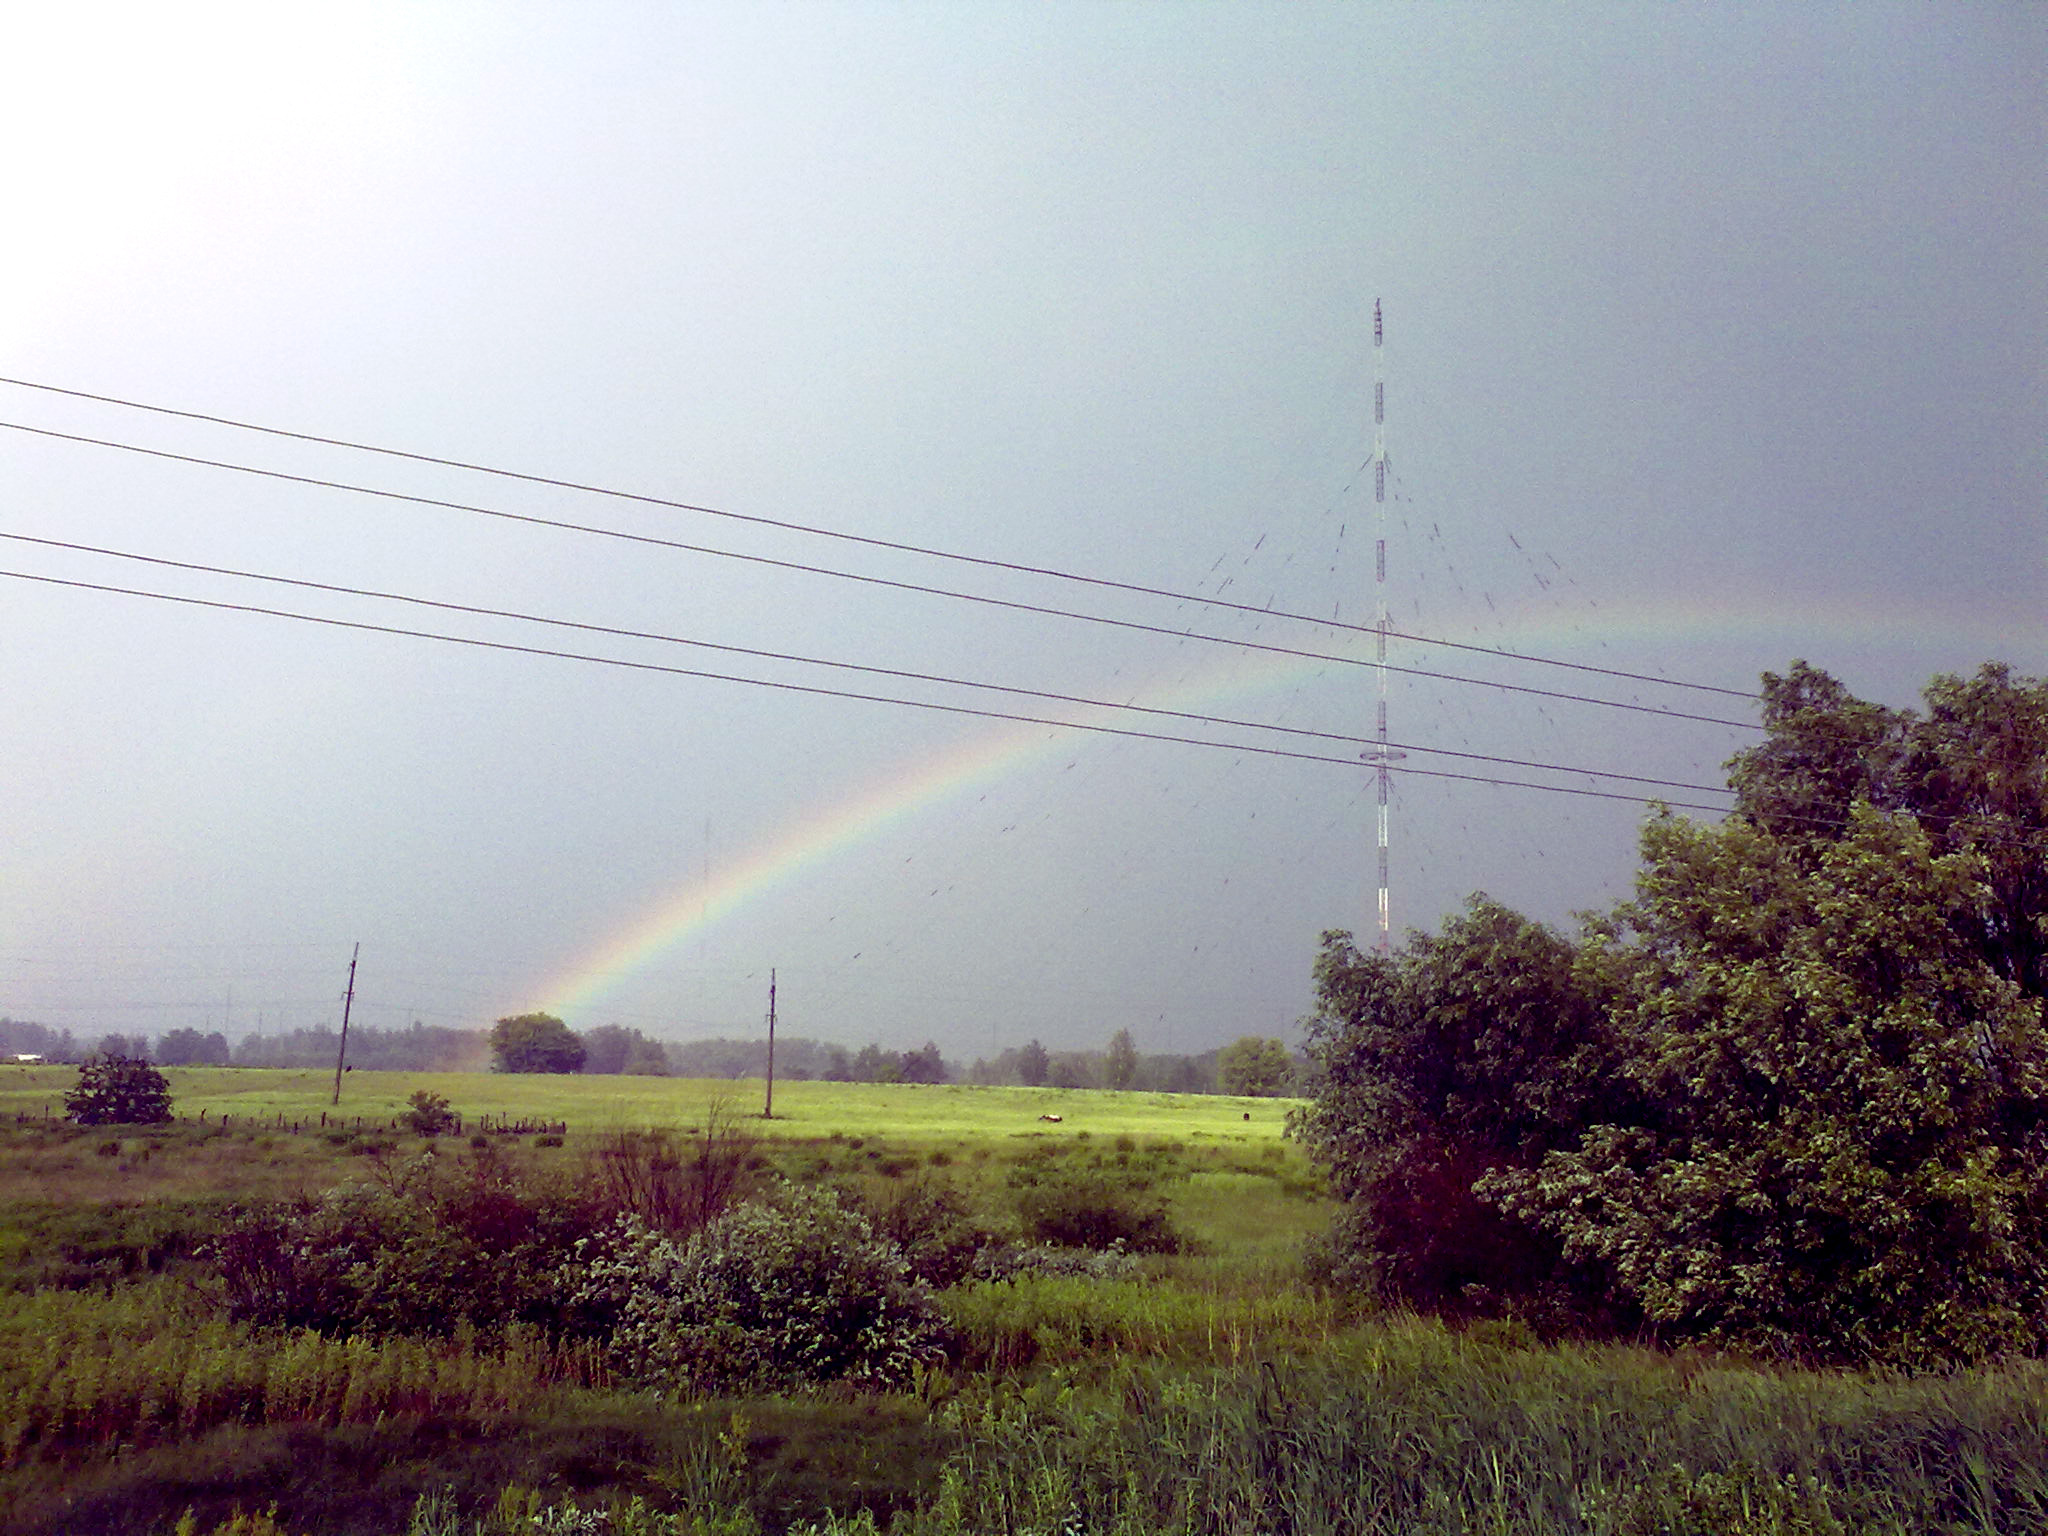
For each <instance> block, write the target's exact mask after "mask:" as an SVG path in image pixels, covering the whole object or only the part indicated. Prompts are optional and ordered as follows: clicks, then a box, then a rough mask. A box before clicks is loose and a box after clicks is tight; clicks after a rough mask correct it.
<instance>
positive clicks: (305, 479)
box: [0, 421, 1763, 731]
mask: <svg viewBox="0 0 2048 1536" xmlns="http://www.w3.org/2000/svg"><path fill="white" fill-rule="evenodd" d="M0 427H4V428H7V429H8V430H10V431H14V432H26V433H29V434H31V435H33V436H36V437H47V438H53V439H56V440H58V441H60V442H69V443H82V444H85V445H87V446H90V447H95V448H112V449H116V450H118V451H120V452H123V453H134V454H140V455H143V456H144V457H147V458H155V459H167V460H169V461H171V462H173V463H178V464H191V465H196V466H198V467H201V468H205V469H225V470H229V471H232V472H234V473H236V474H244V475H255V476H258V477H260V478H262V479H266V480H282V481H287V482H289V483H291V484H294V485H310V486H314V487H317V488H319V489H321V490H330V491H346V492H349V493H351V494H353V495H358V496H375V497H378V498H380V499H382V500H386V501H399V502H406V503H409V504H411V505H415V506H423V507H440V508H442V509H444V510H447V511H452V512H469V513H473V514H475V515H477V516H479V517H491V518H497V519H500V520H502V521H505V522H512V523H524V524H527V525H529V526H532V527H536V528H553V529H556V530H558V531H562V532H568V533H583V534H589V535H591V536H593V537H596V538H606V539H617V540H621V541H623V542H626V543H630V544H644V545H649V546H652V547H654V548H658V549H672V550H677V551H680V552H682V553H685V554H694V555H710V556H714V557H716V558H718V559H722V560H738V561H742V562H745V563H746V564H749V565H764V566H769V567H771V568H773V569H776V570H786V571H800V572H803V573H804V574H806V575H812V576H829V577H832V578H834V579H836V580H840V581H855V582H860V583H862V584H864V585H868V586H878V587H889V588H892V589H895V590H897V591H902V592H917V593H921V594H923V595H925V596H929V597H945V598H952V599H954V600H956V601H960V602H968V603H981V604H984V605H986V606H989V607H995V608H1005V609H1010V610H1013V611H1016V612H1020V613H1034V614H1039V615H1041V616H1045V617H1050V618H1061V619H1074V620H1078V621H1080V622H1083V623H1088V624H1102V625H1107V626H1109V627H1111V628H1113V629H1125V630H1135V631H1137V632H1140V633H1143V634H1152V635H1166V636H1170V637H1171V638H1173V639H1176V640H1196V641H1201V642H1203V643H1205V644H1211V645H1226V646H1231V647H1233V648H1235V649H1238V650H1246V651H1262V652H1269V653H1271V654H1274V655H1278V656H1296V657H1300V658H1302V659H1304V660H1309V661H1327V662H1331V663H1333V664H1335V665H1338V666H1347V667H1373V668H1380V667H1384V668H1385V670H1386V671H1388V672H1398V673H1400V674H1402V675H1403V676H1407V677H1427V678H1431V679H1434V680H1435V681H1438V682H1446V683H1465V684H1469V685H1471V686H1473V687H1478V688H1494V689H1498V690H1500V691H1501V692H1504V693H1520V694H1528V695H1531V696H1533V697H1536V698H1544V699H1556V700H1559V701H1560V702H1564V703H1574V704H1592V705H1598V706H1600V707H1602V708H1605V709H1619V710H1626V711H1629V712H1631V713H1635V714H1645V715H1661V716H1664V717H1665V718H1667V719H1671V720H1692V721H1697V722H1699V723H1701V724H1705V725H1721V726H1728V727H1731V728H1733V729H1735V730H1744V731H1761V730H1762V729H1763V727H1762V726H1760V725H1758V724H1756V723H1755V722H1753V721H1749V720H1729V719H1724V718H1722V717H1720V716H1717V715H1696V714H1692V713H1690V712H1688V711H1685V710H1678V709H1663V708H1659V707H1658V706H1656V705H1652V704H1631V703H1627V702H1624V701H1622V700H1620V699H1597V698H1593V697H1591V696H1589V695H1586V694H1579V693H1564V692H1561V691H1558V690H1556V689H1550V688H1531V687H1528V686H1526V685H1524V684H1520V683H1502V682H1495V681H1493V680H1492V679H1489V678H1479V677H1462V676H1459V675H1458V674H1456V673H1451V672H1433V671H1429V670H1426V669H1424V668H1421V667H1403V666H1396V665H1394V664H1393V663H1391V662H1379V661H1368V660H1366V659H1364V658H1363V657H1357V656H1341V655H1336V654H1334V653H1331V652H1327V651H1307V650H1301V649H1298V648H1296V647H1293V646H1285V645H1273V644H1271V643H1269V642H1266V641H1260V640H1239V639H1233V638H1231V637H1229V636H1227V635H1209V634H1203V633H1201V632H1200V631H1197V630H1186V629H1175V628H1173V627H1171V626H1169V625H1163V624H1144V623H1140V622H1138V621H1137V620H1135V619H1116V618H1110V617H1108V616H1106V615H1103V614H1092V613H1080V612H1077V611H1075V610H1072V609H1066V608H1053V607H1048V606H1045V605H1043V604H1039V603H1024V602H1017V601H1015V600H1013V599H1010V598H1001V597H990V596H987V595H986V594H983V593H976V592H961V591H957V590H954V589H952V588H947V587H931V586H924V585H921V584H920V583H917V582H910V581H897V580H894V579H892V578H890V577H886V576H868V575H863V574H861V573H859V572H856V571H842V570H837V569H834V568H833V567H830V566H821V565H810V564H807V563H805V562H803V561H797V560H778V559H774V558H772V557H770V556H767V555H748V554H741V553H739V552H738V551H736V550H729V549H718V548H715V547H712V546H709V545H703V544H690V543H686V542H684V541H682V540H680V539H665V538H661V537H659V536H657V535H654V534H647V533H631V532H628V531H627V530H625V529H621V528H605V527H602V526H599V525H596V524H591V523H572V522H568V521H566V520H563V519H560V518H550V517H541V516H538V515H536V514H534V513H528V512H509V511H507V510H505V509H504V508H502V507H485V506H478V505H475V504H473V503H469V502H460V501H447V500H444V499H442V498H440V497H436V496H419V495H415V494H413V493H411V492H407V491H393V490H386V489H384V488H382V487H379V486H368V485H356V484H353V483H350V482H348V481H343V480H326V479H322V478H320V477H318V476H314V475H296V474H291V473H288V472H287V471H284V470H280V469H262V468H259V467H257V466H255V465H251V464H237V463H234V462H233V461H231V460H226V459H208V458H201V457H199V456H197V455H195V454H188V453H173V452H171V451H170V450H169V449H166V448H146V447H143V446H142V445H140V444H137V443H123V442H117V441H114V440H112V439H110V438H102V437H87V436H84V435H82V434H80V433H76V432H59V431H56V430H54V429H53V428H50V427H32V426H27V425H25V424H23V423H21V422H16V421H0ZM1249 611H1251V612H1254V613H1262V612H1264V610H1263V609H1252V610H1249ZM1344 627H1347V628H1348V627H1351V626H1344ZM1389 633H1390V634H1391V633H1392V632H1391V631H1389ZM1474 649H1480V650H1482V651H1483V647H1474ZM1483 653H1484V654H1486V655H1495V654H1504V653H1496V652H1491V651H1484V652H1483Z"/></svg>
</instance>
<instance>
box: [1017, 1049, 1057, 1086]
mask: <svg viewBox="0 0 2048 1536" xmlns="http://www.w3.org/2000/svg"><path fill="white" fill-rule="evenodd" d="M1051 1071H1052V1058H1051V1057H1050V1056H1048V1055H1047V1054H1046V1050H1045V1047H1044V1046H1042V1045H1040V1044H1039V1043H1038V1041H1037V1040H1036V1039H1035V1038H1034V1039H1032V1040H1031V1041H1029V1042H1028V1043H1027V1044H1026V1045H1025V1046H1024V1048H1023V1049H1022V1050H1020V1051H1018V1052H1017V1081H1018V1082H1020V1083H1022V1084H1023V1085H1024V1086H1025V1087H1026V1088H1037V1087H1041V1086H1043V1084H1044V1082H1045V1079H1046V1075H1047V1074H1048V1073H1049V1072H1051Z"/></svg>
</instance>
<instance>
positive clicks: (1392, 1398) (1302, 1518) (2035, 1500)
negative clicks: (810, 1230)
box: [216, 1323, 2048, 1536]
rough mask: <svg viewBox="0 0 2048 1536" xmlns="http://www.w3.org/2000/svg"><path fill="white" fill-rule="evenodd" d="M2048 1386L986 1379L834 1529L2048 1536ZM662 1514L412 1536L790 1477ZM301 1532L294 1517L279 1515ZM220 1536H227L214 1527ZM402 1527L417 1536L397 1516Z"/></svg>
mask: <svg viewBox="0 0 2048 1536" xmlns="http://www.w3.org/2000/svg"><path fill="white" fill-rule="evenodd" d="M2044 1415H2048V1376H2044V1373H2043V1372H2042V1370H2041V1369H2040V1368H2039V1367H2037V1366H2015V1367H2009V1368H2005V1369H2000V1370H1986V1371H1980V1372H1976V1373H1969V1374H1958V1375H1954V1376H1949V1377H1943V1378H1928V1379H1921V1380H1899V1379H1893V1378H1879V1377H1869V1376H1856V1375H1848V1374H1840V1373H1835V1374H1816V1373H1785V1374H1780V1373H1775V1372H1768V1371H1760V1370H1757V1369H1754V1368H1750V1367H1745V1366H1742V1365H1740V1364H1737V1363H1734V1362H1731V1361H1726V1360H1712V1359H1709V1360H1706V1361H1704V1362H1702V1361H1701V1360H1699V1359H1697V1358H1689V1359H1683V1360H1678V1361H1674V1360H1672V1359H1670V1358H1668V1357H1661V1356H1657V1355H1653V1354H1650V1353H1647V1352H1645V1351H1640V1350H1631V1349H1593V1348H1584V1347H1564V1348H1551V1349H1531V1348H1527V1347H1525V1341H1522V1340H1518V1339H1517V1338H1516V1337H1515V1336H1514V1335H1513V1334H1512V1332H1511V1331H1505V1330H1497V1329H1487V1328H1481V1329H1478V1330H1475V1331H1473V1332H1470V1333H1467V1334H1463V1335H1460V1334H1455V1333H1450V1332H1447V1331H1445V1330H1444V1329H1442V1328H1441V1327H1438V1326H1434V1325H1429V1324H1421V1323H1392V1324H1381V1325H1375V1326H1372V1327H1368V1328H1365V1329H1362V1330H1360V1331H1358V1332H1356V1333H1354V1334H1352V1335H1350V1336H1349V1337H1348V1338H1347V1339H1346V1340H1344V1341H1342V1342H1341V1343H1339V1344H1337V1345H1336V1346H1335V1347H1333V1348H1332V1349H1330V1350H1327V1351H1325V1353H1324V1355H1323V1357H1322V1358H1320V1359H1317V1360H1313V1361H1293V1362H1290V1361H1285V1360H1277V1361H1267V1362H1263V1363H1251V1362H1247V1363H1245V1364H1242V1365H1240V1366H1236V1367H1192V1366H1177V1365H1172V1364H1168V1363H1164V1362H1159V1361H1139V1362H1123V1363H1117V1364H1111V1365H1109V1366H1107V1367H1105V1368H1103V1369H1100V1370H1082V1371H1054V1372H1050V1373H1047V1374H1044V1375H1041V1376H1038V1377H1036V1378H1034V1379H1031V1380H1028V1381H1023V1382H1014V1383H1005V1382H991V1383H983V1384H977V1385H973V1386H970V1387H967V1388H965V1389H963V1390H961V1391H959V1392H958V1393H957V1394H956V1395H954V1396H952V1397H950V1398H948V1399H946V1400H945V1401H944V1402H942V1403H940V1404H939V1405H938V1406H937V1407H936V1408H935V1409H933V1410H932V1412H931V1422H932V1424H933V1425H934V1427H935V1428H936V1430H937V1431H938V1434H939V1436H940V1438H941V1441H942V1443H944V1444H945V1445H948V1446H950V1451H949V1452H947V1453H946V1454H945V1455H944V1457H943V1465H942V1466H941V1467H940V1468H939V1469H938V1472H937V1475H936V1477H935V1478H934V1479H933V1482H932V1486H931V1489H930V1491H929V1492H928V1493H927V1494H926V1496H924V1497H923V1498H921V1499H920V1500H918V1501H917V1502H916V1503H915V1504H914V1505H910V1506H901V1505H899V1506H896V1508H895V1511H894V1514H893V1518H892V1517H891V1515H890V1514H888V1513H886V1512H885V1513H884V1514H883V1515H882V1516H881V1518H879V1519H878V1518H876V1516H875V1515H874V1513H873V1512H872V1511H871V1510H870V1509H867V1508H863V1507H860V1506H859V1505H857V1504H856V1505H853V1506H841V1510H840V1513H839V1514H837V1515H836V1516H835V1515H833V1514H831V1513H829V1512H827V1511H825V1510H822V1509H813V1510H810V1511H808V1512H805V1511H791V1512H790V1521H789V1524H788V1526H787V1528H788V1529H789V1530H791V1531H792V1532H796V1533H799V1536H803V1533H811V1536H858V1533H878V1532H880V1531H883V1530H888V1531H891V1532H894V1533H896V1536H998V1533H1002V1536H1026V1533H1030V1536H1053V1533H1057V1532H1114V1533H1119V1536H1238V1533H1244V1532H1260V1531H1288V1532H1292V1533H1296V1536H1470V1533H1473V1532H1488V1533H1492V1536H1850V1533H1855V1536H1907V1533H1912V1536H1946V1533H1954V1536H1963V1533H1979V1532H1986V1531H1995V1532H1999V1533H2001V1536H2005V1533H2011V1536H2021V1533H2038V1532H2041V1531H2044V1530H2048V1471H2044V1470H2043V1468H2044V1466H2048V1461H2044V1458H2043V1451H2044V1435H2043V1427H2042V1426H2043V1421H2044ZM706 1429H707V1431H709V1433H707V1435H706V1438H705V1442H704V1446H703V1452H702V1454H700V1455H697V1456H695V1457H694V1458H692V1459H690V1460H688V1461H687V1462H686V1463H685V1464H681V1465H679V1466H678V1467H677V1468H676V1469H675V1470H674V1472H673V1474H672V1476H671V1477H670V1478H669V1480H668V1483H667V1487H666V1491H665V1492H664V1493H663V1494H662V1495H660V1496H659V1497H640V1496H619V1497H615V1498H604V1497H600V1496H592V1495H585V1496H583V1497H582V1498H580V1499H578V1498H573V1497H569V1496H566V1495H565V1494H564V1493H562V1492H560V1491H557V1492H555V1493H553V1494H552V1495H547V1496H543V1495H541V1494H538V1493H535V1492H533V1491H531V1490H528V1489H524V1488H521V1489H510V1490H507V1492H506V1493H505V1495H503V1496H502V1497H500V1498H499V1499H498V1500H497V1501H496V1502H495V1504H490V1503H485V1504H482V1505H481V1506H479V1505H471V1506H470V1507H468V1508H467V1509H465V1508H463V1507H461V1505H460V1504H459V1503H458V1502H457V1501H454V1500H451V1499H448V1498H444V1497H441V1496H438V1495H433V1496H428V1497H426V1498H423V1499H421V1500H420V1501H419V1503H418V1504H417V1505H416V1506H415V1508H414V1511H413V1518H412V1521H411V1524H410V1526H409V1527H406V1528H403V1536H513V1533H514V1532H520V1533H525V1532H538V1531H556V1532H577V1533H587V1536H707V1533H712V1532H718V1533H724V1536H755V1533H757V1532H759V1531H761V1530H762V1529H764V1528H771V1529H772V1528H777V1527H779V1526H780V1525H781V1524H782V1522H781V1521H780V1520H778V1521H776V1522H775V1524H774V1525H770V1523H769V1522H768V1521H765V1520H763V1519H762V1518H761V1517H760V1516H759V1515H758V1514H757V1513H756V1511H757V1509H759V1508H760V1507H762V1505H763V1503H764V1502H765V1496H766V1495H767V1494H768V1493H769V1492H770V1489H769V1486H768V1485H769V1483H770V1482H771V1476H770V1474H769V1473H768V1471H767V1469H766V1468H765V1467H763V1466H762V1465H761V1464H760V1462H759V1459H758V1451H757V1449H756V1448H755V1447H756V1446H757V1442H756V1441H755V1440H754V1438H753V1437H751V1436H750V1435H749V1434H748V1433H747V1426H746V1422H745V1419H744V1417H743V1416H741V1415H738V1414H735V1415H733V1416H731V1417H729V1418H727V1419H726V1420H725V1421H724V1422H723V1423H719V1422H717V1421H712V1422H710V1423H707V1425H706ZM282 1524H283V1527H284V1528H286V1529H289V1528H290V1522H289V1521H288V1520H287V1521H284V1522H282ZM216 1536H224V1533H216ZM389 1536H401V1527H400V1526H399V1525H398V1523H397V1522H393V1524H392V1526H391V1527H390V1528H389Z"/></svg>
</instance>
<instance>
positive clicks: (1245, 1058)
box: [1216, 936, 1327, 1099]
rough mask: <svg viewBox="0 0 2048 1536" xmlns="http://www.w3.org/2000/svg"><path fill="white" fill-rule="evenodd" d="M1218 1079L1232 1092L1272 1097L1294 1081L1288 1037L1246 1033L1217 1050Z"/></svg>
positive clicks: (1240, 1094) (1222, 1086) (1265, 1097)
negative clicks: (1285, 1039) (1277, 1038)
mask: <svg viewBox="0 0 2048 1536" xmlns="http://www.w3.org/2000/svg"><path fill="white" fill-rule="evenodd" d="M1326 939H1327V936H1326ZM1216 1081H1217V1084H1218V1086H1220V1087H1221V1088H1222V1090H1223V1092H1225V1093H1228V1094H1235V1095H1238V1096H1239V1097H1251V1098H1261V1099H1267V1098H1272V1097H1273V1096H1274V1095H1275V1094H1281V1093H1285V1092H1286V1091H1287V1089H1288V1087H1289V1086H1290V1085H1291V1084H1292V1083H1293V1081H1294V1058H1293V1057H1292V1056H1290V1055H1288V1053H1287V1042H1286V1041H1284V1040H1275V1039H1273V1038H1271V1037H1270V1036H1261V1035H1243V1036H1240V1037H1239V1038H1238V1039H1236V1040H1233V1041H1231V1042H1230V1044H1228V1045H1226V1046H1225V1047H1223V1049H1222V1050H1221V1051H1220V1052H1218V1053H1217V1056H1216Z"/></svg>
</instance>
